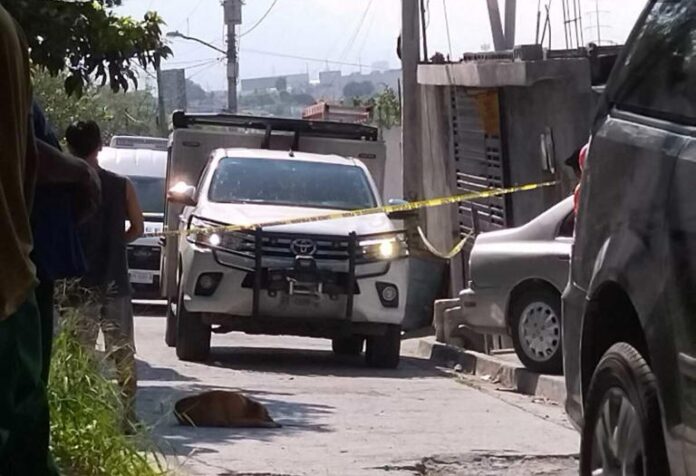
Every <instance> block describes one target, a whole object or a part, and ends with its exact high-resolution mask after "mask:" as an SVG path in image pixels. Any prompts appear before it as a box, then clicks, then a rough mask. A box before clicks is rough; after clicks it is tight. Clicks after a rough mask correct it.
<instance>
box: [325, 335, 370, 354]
mask: <svg viewBox="0 0 696 476" xmlns="http://www.w3.org/2000/svg"><path fill="white" fill-rule="evenodd" d="M364 343H365V339H364V338H362V337H359V336H350V337H339V338H337V339H333V340H332V341H331V348H332V349H333V351H334V354H336V355H360V354H361V353H362V351H363V345H364Z"/></svg>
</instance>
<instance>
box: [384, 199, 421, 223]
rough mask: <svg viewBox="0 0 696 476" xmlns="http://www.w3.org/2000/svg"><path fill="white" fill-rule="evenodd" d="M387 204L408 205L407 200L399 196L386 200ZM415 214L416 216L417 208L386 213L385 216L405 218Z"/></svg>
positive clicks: (396, 218)
mask: <svg viewBox="0 0 696 476" xmlns="http://www.w3.org/2000/svg"><path fill="white" fill-rule="evenodd" d="M387 204H388V205H389V206H399V205H408V201H406V200H402V199H400V198H392V199H390V200H389V201H388V202H387ZM416 216H418V211H417V210H399V211H395V212H389V213H387V217H389V219H390V220H406V219H408V218H413V217H416Z"/></svg>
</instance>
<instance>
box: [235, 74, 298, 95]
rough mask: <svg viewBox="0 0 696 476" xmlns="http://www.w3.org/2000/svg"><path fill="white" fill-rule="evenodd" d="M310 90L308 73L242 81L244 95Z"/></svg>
mask: <svg viewBox="0 0 696 476" xmlns="http://www.w3.org/2000/svg"><path fill="white" fill-rule="evenodd" d="M308 88H309V74H307V73H301V74H284V75H282V76H267V77H264V78H249V79H242V95H245V94H253V93H255V92H267V91H306V90H307V89H308Z"/></svg>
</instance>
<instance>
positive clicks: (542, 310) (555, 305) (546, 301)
mask: <svg viewBox="0 0 696 476" xmlns="http://www.w3.org/2000/svg"><path fill="white" fill-rule="evenodd" d="M547 320H548V322H546V321H547ZM510 331H511V332H510V334H511V337H512V345H513V347H514V348H515V353H516V354H517V357H518V358H519V359H520V361H521V362H522V363H523V364H524V366H525V367H527V368H528V369H529V370H531V371H533V372H538V373H541V374H560V373H562V372H563V344H562V342H561V296H560V295H559V294H558V293H557V292H556V291H553V290H551V289H545V288H538V289H532V290H529V291H526V292H524V293H523V294H522V295H520V296H518V297H517V298H516V299H515V300H514V302H513V303H512V304H511V305H510ZM529 333H533V334H534V333H538V334H537V335H538V336H539V337H537V336H536V335H533V336H532V339H534V342H529V341H528V340H525V341H524V342H523V339H526V337H525V334H526V335H529ZM539 339H541V340H539ZM532 343H534V344H535V349H532V347H531V345H532ZM543 348H546V349H551V352H552V354H551V355H549V356H545V358H543V360H541V359H542V357H541V356H540V355H539V354H536V355H533V352H534V351H535V350H536V351H539V350H540V349H543Z"/></svg>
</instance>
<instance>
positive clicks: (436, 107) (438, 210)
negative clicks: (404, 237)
mask: <svg viewBox="0 0 696 476" xmlns="http://www.w3.org/2000/svg"><path fill="white" fill-rule="evenodd" d="M420 94H421V105H422V108H421V114H422V124H423V127H422V138H421V144H422V148H423V150H422V152H421V153H422V156H423V196H424V197H425V198H437V197H446V196H450V195H454V194H456V193H457V191H456V190H455V180H454V176H455V174H456V171H455V170H454V162H453V160H452V158H451V157H452V151H451V149H450V107H449V97H450V92H449V88H443V87H438V86H425V85H421V86H420ZM407 172H408V171H405V173H407ZM456 224H457V206H456V205H445V206H442V207H433V208H428V209H427V210H426V213H425V227H424V229H425V232H426V236H427V238H428V241H430V243H431V244H432V245H433V246H435V247H436V248H437V249H438V251H440V252H442V253H449V251H450V250H451V249H452V248H453V247H454V245H456V244H457V243H458V242H459V239H460V237H459V234H458V231H457V230H456V228H457V225H456ZM463 285H464V283H463V279H462V269H461V259H459V258H455V259H453V260H451V262H450V293H451V295H456V293H458V292H459V290H461V289H462V287H463Z"/></svg>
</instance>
